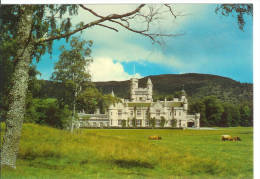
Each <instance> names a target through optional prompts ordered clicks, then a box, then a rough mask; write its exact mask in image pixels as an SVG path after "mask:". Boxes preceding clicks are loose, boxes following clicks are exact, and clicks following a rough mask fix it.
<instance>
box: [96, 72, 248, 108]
mask: <svg viewBox="0 0 260 179" xmlns="http://www.w3.org/2000/svg"><path fill="white" fill-rule="evenodd" d="M149 77H150V78H151V80H152V83H153V87H154V91H153V92H154V95H173V94H174V93H175V92H178V91H180V90H181V89H182V88H183V85H184V89H185V91H186V93H187V95H188V98H190V99H195V98H201V97H203V96H209V95H215V96H217V97H218V98H219V99H220V100H222V101H228V102H232V103H236V104H238V103H240V102H241V101H249V102H250V103H251V102H252V101H253V84H250V83H240V82H238V81H235V80H232V79H230V78H226V77H222V76H217V75H209V74H196V73H187V74H165V75H155V76H149ZM147 78H148V77H145V78H142V79H140V80H139V86H140V87H145V85H146V82H147ZM95 85H96V87H97V88H98V89H99V90H101V91H102V92H103V93H110V92H111V90H112V89H113V91H114V93H115V94H116V95H117V96H119V97H124V98H128V97H129V89H130V81H129V80H127V81H109V82H95Z"/></svg>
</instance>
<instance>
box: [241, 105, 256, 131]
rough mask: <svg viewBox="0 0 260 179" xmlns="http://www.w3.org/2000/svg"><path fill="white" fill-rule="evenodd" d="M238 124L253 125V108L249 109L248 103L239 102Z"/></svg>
mask: <svg viewBox="0 0 260 179" xmlns="http://www.w3.org/2000/svg"><path fill="white" fill-rule="evenodd" d="M239 111H240V117H241V120H240V125H241V126H252V125H253V110H252V108H251V109H250V108H249V106H248V104H241V106H240V108H239Z"/></svg>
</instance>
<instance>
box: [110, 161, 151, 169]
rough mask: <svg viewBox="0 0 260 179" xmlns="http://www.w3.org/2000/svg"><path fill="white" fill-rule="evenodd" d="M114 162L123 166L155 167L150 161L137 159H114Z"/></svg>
mask: <svg viewBox="0 0 260 179" xmlns="http://www.w3.org/2000/svg"><path fill="white" fill-rule="evenodd" d="M112 162H113V163H114V164H116V165H117V166H119V167H121V168H134V167H139V168H150V169H153V168H154V166H153V165H152V164H150V163H148V162H141V161H137V160H113V161H112Z"/></svg>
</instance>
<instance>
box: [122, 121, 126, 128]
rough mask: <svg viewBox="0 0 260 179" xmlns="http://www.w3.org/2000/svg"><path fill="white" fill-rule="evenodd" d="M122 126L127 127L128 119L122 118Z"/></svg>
mask: <svg viewBox="0 0 260 179" xmlns="http://www.w3.org/2000/svg"><path fill="white" fill-rule="evenodd" d="M122 127H123V128H125V127H126V120H122Z"/></svg>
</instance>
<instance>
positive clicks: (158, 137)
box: [148, 136, 162, 140]
mask: <svg viewBox="0 0 260 179" xmlns="http://www.w3.org/2000/svg"><path fill="white" fill-rule="evenodd" d="M148 139H149V140H161V139H162V137H161V136H149V138H148Z"/></svg>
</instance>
